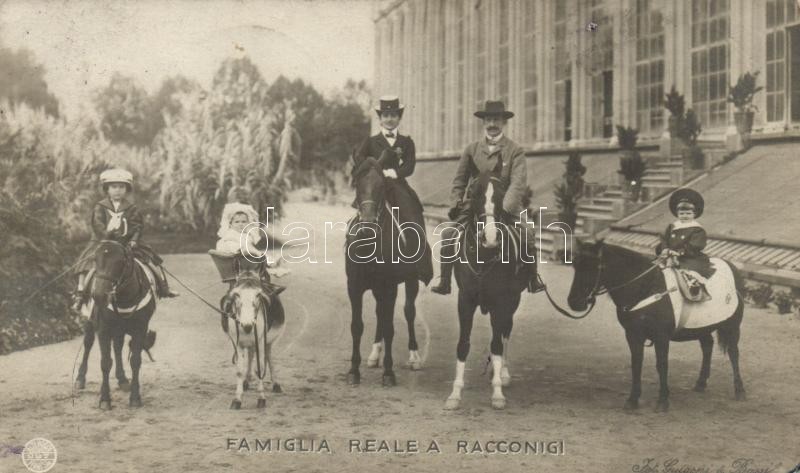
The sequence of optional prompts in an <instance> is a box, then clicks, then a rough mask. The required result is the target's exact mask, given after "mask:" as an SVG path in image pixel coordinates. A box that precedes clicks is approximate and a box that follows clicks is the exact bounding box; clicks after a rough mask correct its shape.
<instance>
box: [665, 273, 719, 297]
mask: <svg viewBox="0 0 800 473" xmlns="http://www.w3.org/2000/svg"><path fill="white" fill-rule="evenodd" d="M671 269H672V271H674V272H675V279H676V280H677V282H678V289H679V290H680V293H681V294H682V295H683V297H684V298H686V300H687V301H689V302H705V301H707V300H710V299H711V294H709V293H708V290H706V284H707V283H708V280H707V279H706V278H704V277H703V276H700V275H699V274H697V272H695V271H691V270H688V269H680V268H671Z"/></svg>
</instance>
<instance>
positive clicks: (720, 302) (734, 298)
mask: <svg viewBox="0 0 800 473" xmlns="http://www.w3.org/2000/svg"><path fill="white" fill-rule="evenodd" d="M711 264H713V265H714V269H716V271H715V272H714V274H712V275H711V277H710V278H709V279H708V283H707V284H706V290H707V291H708V293H709V295H711V300H708V301H705V302H689V301H687V300H686V299H684V297H683V296H682V295H681V292H680V290H679V289H678V281H677V279H676V276H675V272H674V271H673V270H672V269H665V270H663V273H664V281H665V282H666V284H667V289H669V290H670V291H669V299H670V302H672V308H673V310H674V314H675V328H676V330H680V329H684V328H686V329H695V328H703V327H708V326H709V325H714V324H718V323H720V322H722V321H723V320H726V319H728V318H729V317H731V316H732V315H733V313H734V312H735V311H736V307H738V305H739V295H738V294H737V292H736V283H735V282H734V280H733V272H732V271H731V268H730V266H728V263H726V262H725V261H723V260H721V259H719V258H711ZM673 288H674V290H673Z"/></svg>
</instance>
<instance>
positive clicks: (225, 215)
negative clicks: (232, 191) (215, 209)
mask: <svg viewBox="0 0 800 473" xmlns="http://www.w3.org/2000/svg"><path fill="white" fill-rule="evenodd" d="M238 213H243V214H245V215H247V218H248V220H250V222H258V212H256V209H254V208H253V206H252V205H249V204H242V203H239V202H233V203H230V204H225V208H223V209H222V218H221V219H220V222H219V231H218V232H217V235H218V236H219V237H220V238H222V236H223V235H224V234H225V232H227V231H228V229H230V228H231V220H233V216H234V215H236V214H238Z"/></svg>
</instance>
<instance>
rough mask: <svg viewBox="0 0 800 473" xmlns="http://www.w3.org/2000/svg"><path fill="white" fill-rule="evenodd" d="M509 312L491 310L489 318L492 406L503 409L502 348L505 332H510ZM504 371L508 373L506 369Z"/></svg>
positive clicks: (504, 403) (504, 402)
mask: <svg viewBox="0 0 800 473" xmlns="http://www.w3.org/2000/svg"><path fill="white" fill-rule="evenodd" d="M510 318H511V314H507V313H504V312H501V311H492V313H491V314H490V315H489V319H490V321H491V325H492V342H491V345H490V352H491V360H492V407H493V408H495V409H505V407H506V397H505V396H504V395H503V379H502V376H501V375H502V373H503V367H504V363H503V348H504V346H505V341H506V334H507V333H509V332H510V330H509V328H508V325H509V322H510ZM506 373H508V372H507V371H506Z"/></svg>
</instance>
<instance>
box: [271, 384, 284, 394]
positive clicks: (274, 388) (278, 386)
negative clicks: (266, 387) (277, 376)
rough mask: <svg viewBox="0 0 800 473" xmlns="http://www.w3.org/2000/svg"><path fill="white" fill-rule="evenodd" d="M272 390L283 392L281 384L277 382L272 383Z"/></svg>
mask: <svg viewBox="0 0 800 473" xmlns="http://www.w3.org/2000/svg"><path fill="white" fill-rule="evenodd" d="M272 392H274V393H278V394H280V393H282V392H283V389H282V388H281V385H280V384H278V383H274V384H273V385H272Z"/></svg>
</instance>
